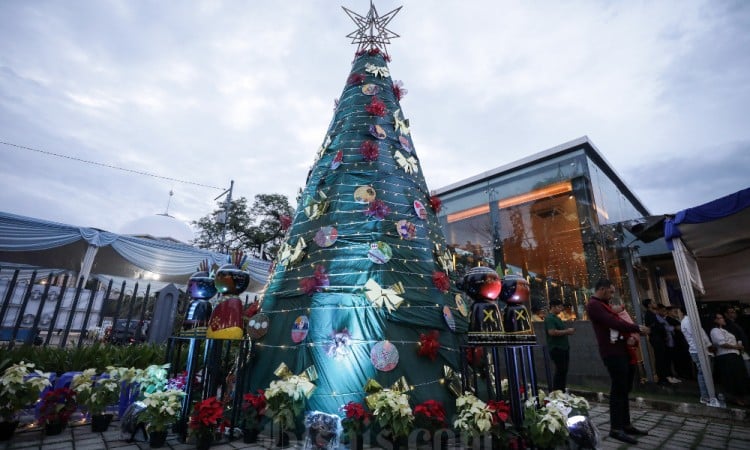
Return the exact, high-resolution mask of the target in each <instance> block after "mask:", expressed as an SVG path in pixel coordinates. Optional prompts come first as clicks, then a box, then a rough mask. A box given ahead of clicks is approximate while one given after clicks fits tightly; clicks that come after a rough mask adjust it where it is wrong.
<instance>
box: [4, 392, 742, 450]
mask: <svg viewBox="0 0 750 450" xmlns="http://www.w3.org/2000/svg"><path fill="white" fill-rule="evenodd" d="M745 412H746V411H745V410H732V409H719V408H708V407H704V406H702V405H699V404H697V405H686V404H680V403H673V404H671V405H670V407H668V408H665V407H664V405H663V404H650V403H648V402H647V401H646V402H644V401H638V400H636V401H634V402H633V410H632V417H633V423H634V425H635V426H636V427H638V428H640V429H643V430H647V431H648V432H649V435H648V436H645V437H640V438H639V444H638V445H637V446H628V445H626V444H623V443H621V442H619V441H616V440H614V439H611V438H610V437H609V436H608V433H609V410H608V408H607V405H606V403H592V411H591V419H592V421H593V422H594V423H595V424H596V426H597V427H598V429H599V432H600V434H601V443H600V446H599V448H600V449H602V450H611V449H625V448H639V449H667V450H668V449H674V450H684V449H730V450H732V449H736V450H746V449H750V421H748V420H747V418H746V416H745ZM303 447H304V442H303V441H297V442H292V446H291V447H290V448H293V449H302V448H303ZM0 448H3V445H2V444H0ZM4 448H6V449H25V450H67V449H74V450H109V449H117V450H139V449H148V448H150V447H149V444H148V442H145V441H140V442H135V443H128V442H126V441H125V440H123V439H122V437H121V435H120V429H119V422H117V421H115V422H114V423H113V424H112V426H111V427H110V431H107V432H105V433H92V432H91V427H90V425H80V426H71V427H69V428H68V429H66V430H65V431H64V432H63V434H62V435H59V436H49V437H45V436H43V433H42V432H41V430H39V429H31V430H23V431H19V432H18V433H17V434H16V436H15V437H14V438H13V439H12V440H11V441H9V442H7V443H5V446H4ZM164 448H165V449H168V450H188V449H194V448H195V445H194V444H192V443H191V444H183V443H179V442H178V439H177V436H176V435H170V436H169V439H168V440H167V444H166V446H165V447H164ZM262 448H275V446H274V442H273V440H271V439H270V438H269V437H268V436H265V435H261V437H260V441H259V442H258V443H257V444H244V443H242V439H241V438H240V439H237V440H234V441H232V442H223V443H217V444H215V445H213V446H212V447H211V450H231V449H262ZM370 448H376V447H370ZM453 448H460V447H459V446H454V447H453Z"/></svg>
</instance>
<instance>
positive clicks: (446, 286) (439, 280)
mask: <svg viewBox="0 0 750 450" xmlns="http://www.w3.org/2000/svg"><path fill="white" fill-rule="evenodd" d="M432 284H434V285H435V287H436V288H437V289H438V290H439V291H440V292H443V293H445V292H448V291H449V290H450V288H451V281H450V279H449V278H448V275H446V273H445V272H432Z"/></svg>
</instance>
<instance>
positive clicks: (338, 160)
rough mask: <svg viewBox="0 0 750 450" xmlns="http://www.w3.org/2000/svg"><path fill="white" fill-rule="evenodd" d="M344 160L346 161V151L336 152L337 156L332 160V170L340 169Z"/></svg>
mask: <svg viewBox="0 0 750 450" xmlns="http://www.w3.org/2000/svg"><path fill="white" fill-rule="evenodd" d="M342 162H344V152H343V151H341V150H339V151H337V152H336V156H334V157H333V161H331V170H336V169H338V168H339V166H340V165H341V163H342Z"/></svg>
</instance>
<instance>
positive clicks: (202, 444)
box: [195, 436, 214, 450]
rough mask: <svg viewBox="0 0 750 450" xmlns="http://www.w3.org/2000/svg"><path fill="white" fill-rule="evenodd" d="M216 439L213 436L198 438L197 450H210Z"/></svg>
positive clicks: (196, 442)
mask: <svg viewBox="0 0 750 450" xmlns="http://www.w3.org/2000/svg"><path fill="white" fill-rule="evenodd" d="M213 442H214V438H213V436H198V438H197V439H196V441H195V448H196V449H197V450H208V448H209V447H211V444H213Z"/></svg>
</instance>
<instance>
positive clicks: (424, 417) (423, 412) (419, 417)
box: [414, 400, 448, 432]
mask: <svg viewBox="0 0 750 450" xmlns="http://www.w3.org/2000/svg"><path fill="white" fill-rule="evenodd" d="M414 425H415V426H416V427H417V428H424V429H426V430H429V431H431V432H432V431H435V430H440V429H443V428H446V427H447V426H448V424H447V422H446V421H445V407H444V406H443V404H442V403H440V402H439V401H437V400H427V401H425V402H423V403H420V404H418V405H417V406H415V407H414Z"/></svg>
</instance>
